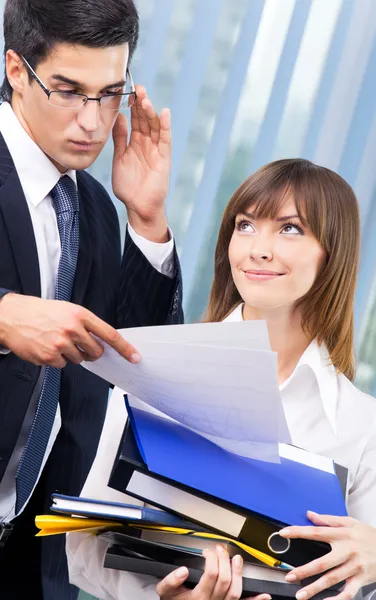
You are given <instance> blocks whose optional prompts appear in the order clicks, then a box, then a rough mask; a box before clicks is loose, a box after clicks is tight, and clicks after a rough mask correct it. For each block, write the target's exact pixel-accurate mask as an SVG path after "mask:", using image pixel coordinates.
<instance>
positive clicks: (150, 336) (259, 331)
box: [119, 321, 270, 350]
mask: <svg viewBox="0 0 376 600" xmlns="http://www.w3.org/2000/svg"><path fill="white" fill-rule="evenodd" d="M119 332H120V334H121V335H122V336H123V338H124V339H125V340H127V341H128V342H129V343H130V344H132V345H133V346H134V347H135V348H136V349H137V350H138V344H139V342H144V341H153V342H173V343H178V344H205V345H207V344H210V345H213V346H226V347H228V348H229V347H232V348H238V347H242V348H248V349H250V350H270V342H269V335H268V329H267V326H266V321H239V322H237V321H233V322H231V321H230V322H226V321H225V322H222V323H193V324H191V325H161V326H158V327H131V328H128V329H119Z"/></svg>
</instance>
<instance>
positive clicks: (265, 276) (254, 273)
mask: <svg viewBox="0 0 376 600" xmlns="http://www.w3.org/2000/svg"><path fill="white" fill-rule="evenodd" d="M244 273H245V276H246V278H247V279H250V280H251V281H269V280H270V279H275V278H276V277H281V276H282V275H285V273H277V271H265V270H259V269H252V270H251V271H244Z"/></svg>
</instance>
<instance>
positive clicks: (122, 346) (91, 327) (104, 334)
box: [85, 315, 141, 364]
mask: <svg viewBox="0 0 376 600" xmlns="http://www.w3.org/2000/svg"><path fill="white" fill-rule="evenodd" d="M85 326H86V328H87V330H88V331H90V332H91V333H93V334H94V335H96V336H97V337H98V338H100V339H101V340H102V341H103V342H106V343H107V344H108V345H109V346H111V348H113V349H114V350H116V352H118V353H119V354H120V356H122V357H123V358H125V359H126V360H127V361H128V362H131V363H133V364H135V363H138V362H139V361H140V358H141V357H140V355H139V354H138V352H137V350H136V349H135V348H134V347H133V346H132V345H131V344H129V343H128V342H126V341H125V339H124V338H123V337H122V336H121V335H120V333H119V332H118V331H116V329H114V328H113V327H111V325H108V323H105V322H104V321H102V320H101V319H99V318H98V317H96V316H95V315H90V316H89V317H87V319H86V322H85Z"/></svg>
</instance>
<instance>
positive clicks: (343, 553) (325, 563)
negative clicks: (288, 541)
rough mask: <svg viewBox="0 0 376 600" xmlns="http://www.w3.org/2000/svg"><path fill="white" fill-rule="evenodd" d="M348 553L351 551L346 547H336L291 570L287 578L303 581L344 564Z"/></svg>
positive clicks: (287, 579)
mask: <svg viewBox="0 0 376 600" xmlns="http://www.w3.org/2000/svg"><path fill="white" fill-rule="evenodd" d="M348 554H349V552H348V551H347V550H346V549H345V548H342V550H340V549H339V548H336V549H335V550H332V551H331V552H329V553H328V554H325V555H324V556H321V557H320V558H317V559H316V560H313V561H312V562H310V563H307V564H306V565H302V566H301V567H297V568H296V569H294V570H293V571H290V572H289V573H288V574H287V575H286V577H285V579H286V581H288V582H289V583H293V582H294V581H302V579H307V578H308V577H312V576H313V575H319V574H320V573H324V572H325V571H329V570H330V569H333V568H334V567H337V566H338V565H340V564H342V563H343V562H344V561H345V560H346V559H347V558H348Z"/></svg>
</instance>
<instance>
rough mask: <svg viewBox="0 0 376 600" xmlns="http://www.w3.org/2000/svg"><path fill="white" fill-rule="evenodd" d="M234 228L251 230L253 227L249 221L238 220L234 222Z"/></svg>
mask: <svg viewBox="0 0 376 600" xmlns="http://www.w3.org/2000/svg"><path fill="white" fill-rule="evenodd" d="M236 229H237V230H238V231H253V227H252V224H251V223H250V222H249V221H245V220H242V221H238V222H237V223H236Z"/></svg>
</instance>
